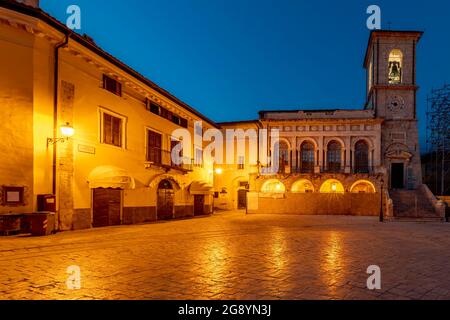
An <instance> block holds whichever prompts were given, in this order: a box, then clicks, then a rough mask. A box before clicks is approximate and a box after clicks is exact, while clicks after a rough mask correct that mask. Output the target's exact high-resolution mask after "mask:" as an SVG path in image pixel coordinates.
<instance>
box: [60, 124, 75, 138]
mask: <svg viewBox="0 0 450 320" xmlns="http://www.w3.org/2000/svg"><path fill="white" fill-rule="evenodd" d="M60 130H61V134H62V136H63V137H65V138H70V137H73V135H74V134H75V129H74V128H73V127H72V126H70V124H69V123H66V124H65V125H64V126H61V129H60Z"/></svg>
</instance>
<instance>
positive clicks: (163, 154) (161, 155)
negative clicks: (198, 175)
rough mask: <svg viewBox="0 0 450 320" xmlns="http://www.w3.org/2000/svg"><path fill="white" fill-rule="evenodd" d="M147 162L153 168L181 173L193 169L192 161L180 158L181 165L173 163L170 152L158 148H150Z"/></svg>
mask: <svg viewBox="0 0 450 320" xmlns="http://www.w3.org/2000/svg"><path fill="white" fill-rule="evenodd" d="M147 161H148V162H150V164H151V165H154V166H159V167H163V168H167V169H176V170H181V171H193V167H194V159H191V158H188V157H181V159H180V162H181V163H179V164H178V163H175V161H173V159H172V152H171V151H168V150H163V149H160V148H150V149H149V150H148V153H147ZM177 162H178V161H177Z"/></svg>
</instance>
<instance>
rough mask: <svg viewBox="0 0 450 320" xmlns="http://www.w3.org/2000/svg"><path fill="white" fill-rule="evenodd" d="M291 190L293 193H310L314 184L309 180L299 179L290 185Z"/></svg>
mask: <svg viewBox="0 0 450 320" xmlns="http://www.w3.org/2000/svg"><path fill="white" fill-rule="evenodd" d="M291 192H294V193H310V192H314V186H313V184H312V183H311V181H309V180H307V179H301V180H298V181H296V182H294V184H293V185H292V188H291Z"/></svg>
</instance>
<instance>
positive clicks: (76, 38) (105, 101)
mask: <svg viewBox="0 0 450 320" xmlns="http://www.w3.org/2000/svg"><path fill="white" fill-rule="evenodd" d="M0 61H1V62H0V66H1V67H0V69H1V70H2V72H1V73H0V104H1V105H2V108H1V109H0V122H1V123H2V125H1V126H0V136H1V138H2V139H0V146H1V150H0V188H1V190H0V191H1V195H2V201H1V203H0V214H10V213H33V212H36V211H38V210H42V208H41V207H40V206H39V202H38V196H40V195H55V196H56V199H53V200H52V199H50V200H48V201H49V203H52V202H55V201H56V208H55V211H56V219H57V228H58V230H62V231H63V230H73V229H84V228H90V227H92V226H94V227H96V226H105V225H116V224H131V223H142V222H148V221H155V220H162V219H171V218H181V217H190V216H194V215H202V214H209V213H211V212H212V198H213V197H212V184H213V172H212V168H213V167H212V164H211V163H210V164H208V163H203V162H202V161H198V159H195V155H193V154H184V155H183V160H186V161H183V163H181V164H180V163H174V162H173V161H172V157H171V152H172V150H173V149H174V147H175V146H176V145H177V142H179V141H178V140H177V139H179V137H175V136H173V132H174V131H176V130H177V129H187V130H188V131H189V132H191V133H192V134H193V131H194V123H195V122H196V121H201V122H202V123H203V129H204V130H207V129H208V128H217V125H216V124H215V123H214V122H213V121H211V120H209V119H207V118H206V117H205V116H203V115H202V114H200V113H199V112H198V111H196V110H195V109H193V108H192V107H190V106H188V105H187V104H185V103H183V102H182V101H180V100H179V99H177V98H176V97H174V96H173V95H171V94H170V93H169V92H167V91H165V90H164V89H162V88H160V87H158V86H157V85H156V84H154V83H153V82H151V81H150V80H148V79H146V78H144V77H143V76H141V75H140V74H138V73H137V72H136V71H134V70H132V69H131V68H129V67H128V66H126V65H125V64H123V63H122V62H120V61H119V60H117V59H115V58H114V57H112V56H111V55H109V54H108V53H106V52H104V51H103V50H102V49H100V48H99V47H98V46H97V45H96V44H95V43H94V42H93V41H92V39H90V38H88V37H82V36H80V35H77V34H75V33H72V32H71V31H70V30H69V29H67V27H66V26H65V25H63V24H62V23H60V22H58V21H57V20H55V19H54V18H52V17H50V16H49V15H47V14H46V13H45V12H43V11H42V10H40V9H39V8H38V1H22V2H21V1H2V2H0ZM64 128H69V129H73V130H74V131H75V134H74V135H73V136H72V137H70V138H65V137H64V136H63V135H62V131H61V132H60V129H61V130H63V129H64ZM195 147H197V148H201V147H202V146H201V145H200V146H195ZM44 209H45V208H44Z"/></svg>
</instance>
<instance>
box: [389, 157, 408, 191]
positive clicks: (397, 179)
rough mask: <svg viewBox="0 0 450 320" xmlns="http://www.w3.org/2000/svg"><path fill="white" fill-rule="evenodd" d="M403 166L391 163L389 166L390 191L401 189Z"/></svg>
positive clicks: (403, 185)
mask: <svg viewBox="0 0 450 320" xmlns="http://www.w3.org/2000/svg"><path fill="white" fill-rule="evenodd" d="M404 178H405V176H404V165H403V163H392V164H391V188H392V189H403V188H404V187H405V184H404Z"/></svg>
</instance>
